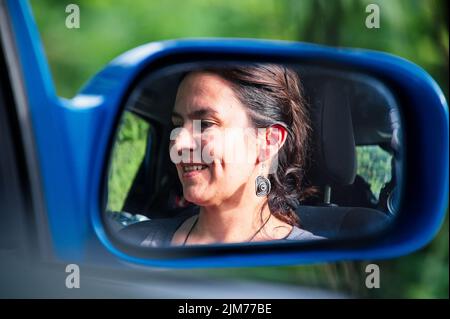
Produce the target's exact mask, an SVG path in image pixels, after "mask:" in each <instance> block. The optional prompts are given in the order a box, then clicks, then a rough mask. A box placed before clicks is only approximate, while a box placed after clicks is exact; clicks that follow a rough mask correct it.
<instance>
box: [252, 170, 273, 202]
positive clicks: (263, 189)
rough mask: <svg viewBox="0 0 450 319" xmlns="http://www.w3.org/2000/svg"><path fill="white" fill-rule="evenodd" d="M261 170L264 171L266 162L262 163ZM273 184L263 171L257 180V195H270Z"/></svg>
mask: <svg viewBox="0 0 450 319" xmlns="http://www.w3.org/2000/svg"><path fill="white" fill-rule="evenodd" d="M261 170H262V171H264V163H263V164H262V168H261ZM271 186H272V185H271V184H270V180H269V179H268V178H267V177H264V176H263V173H261V175H258V176H257V177H256V180H255V188H256V196H259V197H264V196H267V195H269V193H270V189H271Z"/></svg>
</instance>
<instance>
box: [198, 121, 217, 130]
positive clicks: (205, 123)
mask: <svg viewBox="0 0 450 319" xmlns="http://www.w3.org/2000/svg"><path fill="white" fill-rule="evenodd" d="M213 125H214V123H213V122H209V121H201V129H202V131H203V130H205V129H207V128H210V127H211V126H213Z"/></svg>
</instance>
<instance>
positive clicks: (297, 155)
mask: <svg viewBox="0 0 450 319" xmlns="http://www.w3.org/2000/svg"><path fill="white" fill-rule="evenodd" d="M283 81H284V82H283ZM93 97H95V98H96V99H98V100H100V101H102V109H103V110H104V115H105V116H104V118H103V131H102V134H100V136H99V138H98V143H97V147H96V149H95V151H94V153H95V154H94V155H93V157H92V158H94V159H95V160H94V161H93V163H92V168H91V170H90V171H91V172H93V174H92V180H91V183H92V184H91V189H92V190H93V195H92V197H91V198H92V203H91V205H90V207H91V217H92V222H93V225H94V228H95V230H96V233H97V235H98V236H99V238H100V240H101V241H102V243H103V244H104V245H105V246H106V247H107V248H108V249H109V250H110V251H112V252H113V253H115V254H116V255H118V256H119V257H121V258H123V259H125V260H127V261H131V262H135V263H140V264H145V265H153V266H168V267H180V266H198V267H205V266H211V265H215V266H240V265H261V264H294V263H307V262H325V261H332V260H340V259H377V258H389V257H394V256H399V255H403V254H407V253H410V252H412V251H414V250H417V249H419V248H420V247H422V246H423V245H425V244H426V243H428V242H429V241H430V240H431V239H432V238H433V237H434V236H435V234H436V232H437V231H438V229H439V227H440V225H441V223H442V222H443V219H444V217H445V209H446V205H447V194H448V130H449V127H448V110H447V104H446V101H445V98H444V96H443V94H442V92H441V90H440V89H439V87H438V86H437V85H436V83H435V82H434V81H433V79H431V77H430V76H429V75H428V74H427V73H426V72H425V71H424V70H422V69H421V68H420V67H418V66H416V65H414V64H412V63H410V62H408V61H406V60H404V59H401V58H398V57H395V56H392V55H389V54H385V53H381V52H374V51H364V50H356V49H336V48H331V47H324V46H318V45H311V44H303V43H289V42H278V41H277V42H275V41H256V40H180V41H168V42H160V43H151V44H148V45H144V46H142V47H138V48H136V49H134V50H131V51H129V52H127V53H125V54H124V55H122V56H120V57H118V58H117V59H115V60H114V61H112V62H111V63H110V65H108V66H107V67H106V68H105V69H104V70H103V71H101V72H100V73H99V74H98V75H97V76H96V77H94V78H93V79H92V80H91V82H89V83H88V85H87V86H86V87H85V89H84V90H83V91H82V92H81V94H80V95H79V96H78V97H76V98H75V100H76V99H78V101H80V100H89V99H90V98H93ZM210 113H214V114H215V115H214V116H210ZM300 115H301V116H300ZM243 119H244V120H243ZM196 121H197V122H198V124H199V125H200V126H199V130H198V131H196V130H195V123H197V122H196ZM204 124H205V126H203V125H204ZM277 125H278V126H277ZM236 127H238V128H241V129H243V128H249V127H250V128H255V129H256V128H260V129H266V131H264V133H263V134H265V135H264V136H263V138H262V139H261V138H260V137H258V135H257V134H256V135H251V137H249V135H245V134H238V135H233V136H231V135H223V134H219V133H223V132H225V131H226V129H227V128H236ZM273 127H278V128H279V129H280V130H281V133H280V132H278V133H277V132H275V133H273V132H274V131H273V130H267V129H268V128H273ZM305 127H308V128H309V129H305ZM176 128H179V130H178V131H177V133H176V134H175V133H174V129H175V130H176ZM283 134H284V135H283ZM180 136H181V137H180ZM267 136H269V137H270V138H267ZM271 139H272V141H274V142H273V143H272V142H269V141H270V140H271ZM226 141H232V143H231V146H232V147H231V148H229V147H228V146H230V145H229V144H226ZM249 141H250V142H249ZM307 141H308V143H306V142H307ZM271 143H272V144H271ZM296 143H299V144H296ZM226 145H228V146H226ZM307 145H308V146H307ZM204 146H207V148H208V151H211V154H213V155H212V156H211V158H210V160H211V161H210V162H207V161H206V160H205V158H204V157H203V155H204V154H202V153H201V152H200V155H199V156H200V157H199V158H197V159H195V158H194V156H195V155H194V153H195V151H196V150H198V149H200V150H202V149H203V147H204ZM269 146H270V147H269ZM219 149H220V151H219ZM231 149H233V150H234V151H237V153H238V154H241V155H242V153H246V155H247V156H246V157H245V159H246V161H245V162H239V161H238V162H236V161H231V160H229V158H230V157H229V156H228V154H230V151H229V150H231ZM261 149H263V151H264V153H265V154H269V155H268V157H266V159H268V160H267V161H264V160H261V159H260V157H259V155H260V153H261ZM224 150H225V151H224ZM183 152H184V153H183ZM183 154H184V155H186V154H187V157H183V156H184V155H183ZM218 154H220V155H218ZM174 155H179V157H178V162H176V160H175V157H176V156H174ZM275 155H276V156H275ZM264 163H265V164H266V165H263V164H264ZM274 163H276V165H275V167H274ZM215 165H218V166H215ZM280 172H282V173H280ZM292 172H296V173H295V174H294V173H292ZM255 174H256V175H257V176H258V177H260V176H262V177H264V178H266V179H263V180H261V179H255V178H254V177H255V176H256V175H255ZM266 182H267V184H265V183H266ZM250 189H251V190H250ZM268 190H270V191H268ZM251 191H254V192H255V194H254V195H250V194H252V193H251ZM258 191H260V194H258V196H257V195H256V193H258ZM261 192H262V193H261ZM270 192H272V193H270ZM261 194H262V196H259V195H261ZM271 194H272V195H271ZM273 194H275V195H273ZM238 195H241V196H240V197H239V196H238ZM294 195H295V196H294ZM265 198H266V199H268V201H267V202H266V201H265V200H264V199H265ZM260 203H265V204H267V205H266V206H264V207H266V208H264V209H261V210H260V211H259V212H260V213H261V214H260V215H256V214H255V213H254V211H256V210H255V209H253V208H255V207H260V206H258V205H259V204H260ZM243 207H245V209H241V208H243ZM261 207H263V206H261ZM237 208H238V209H237ZM288 211H290V213H288ZM238 212H241V213H239V214H238ZM214 214H216V215H214ZM243 216H247V217H245V218H244V217H243ZM249 216H250V217H249ZM254 216H257V217H254ZM266 217H267V218H266ZM268 218H272V219H270V220H269V219H268ZM218 221H220V222H218ZM268 225H270V227H269V226H268ZM293 225H297V227H293ZM255 230H256V232H255ZM208 231H210V232H208ZM293 232H294V233H295V234H296V235H295V234H294V235H292V234H293ZM252 234H253V235H252ZM190 236H191V237H190ZM252 236H253V237H252ZM248 238H251V239H250V240H246V239H248ZM186 239H187V240H186ZM289 239H293V240H289Z"/></svg>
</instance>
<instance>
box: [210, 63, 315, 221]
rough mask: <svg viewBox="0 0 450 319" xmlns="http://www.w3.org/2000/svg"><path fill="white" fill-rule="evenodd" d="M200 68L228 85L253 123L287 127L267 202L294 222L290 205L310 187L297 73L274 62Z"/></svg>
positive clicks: (308, 128)
mask: <svg viewBox="0 0 450 319" xmlns="http://www.w3.org/2000/svg"><path fill="white" fill-rule="evenodd" d="M203 71H205V72H210V73H213V74H216V75H219V76H220V77H222V78H223V79H225V80H227V81H228V82H229V83H231V85H232V88H233V90H234V92H235V94H236V96H237V98H238V99H239V100H240V102H241V103H242V104H243V105H244V106H245V107H246V108H247V112H248V115H249V118H250V119H251V121H252V122H253V125H254V126H255V127H258V128H267V127H269V126H271V125H274V124H280V125H283V126H284V127H285V128H286V129H287V132H288V133H287V137H286V141H285V143H284V145H283V146H282V147H281V148H280V150H279V152H278V167H277V170H276V172H275V173H274V174H270V175H269V179H270V182H271V184H272V189H271V192H270V193H269V195H268V205H269V208H270V211H271V213H272V215H274V216H275V217H277V218H279V219H281V220H282V221H284V222H286V223H288V224H291V225H299V219H298V216H297V214H296V213H295V209H296V208H297V206H298V205H299V202H300V201H301V200H303V199H305V198H307V197H309V196H310V195H312V194H313V193H314V189H313V188H310V187H307V186H306V185H305V181H304V172H305V167H306V165H307V162H308V159H307V155H308V144H309V137H310V132H311V124H310V119H309V114H308V108H307V104H306V102H305V99H304V97H303V89H302V87H301V85H300V79H299V77H298V75H297V73H296V72H295V71H293V70H291V69H289V68H287V67H284V66H282V65H275V64H247V65H242V66H241V65H237V66H236V65H232V66H224V67H213V68H206V69H204V70H203Z"/></svg>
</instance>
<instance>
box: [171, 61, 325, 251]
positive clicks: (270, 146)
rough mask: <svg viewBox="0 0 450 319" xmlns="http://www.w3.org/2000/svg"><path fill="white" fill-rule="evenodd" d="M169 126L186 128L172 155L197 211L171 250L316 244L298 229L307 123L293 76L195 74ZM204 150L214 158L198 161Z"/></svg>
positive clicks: (246, 69)
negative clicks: (248, 244)
mask: <svg viewBox="0 0 450 319" xmlns="http://www.w3.org/2000/svg"><path fill="white" fill-rule="evenodd" d="M172 121H173V124H174V126H176V127H182V129H181V130H180V132H179V134H177V136H176V137H175V138H174V139H173V140H172V146H171V153H174V154H177V155H181V156H179V157H176V158H175V159H176V160H178V162H177V163H176V167H177V172H178V177H179V179H180V181H181V184H182V187H183V194H184V198H185V199H186V200H187V201H189V202H191V203H194V204H195V205H197V206H199V213H198V214H196V215H194V216H192V217H190V218H188V219H187V220H186V221H185V222H184V223H183V224H182V225H181V226H180V227H179V228H178V229H177V231H176V232H175V234H174V236H173V239H172V243H173V244H191V243H192V244H207V243H217V242H221V243H227V242H249V241H262V240H274V239H300V238H306V239H313V238H316V237H314V236H313V235H312V234H310V233H309V232H306V231H304V230H301V229H300V228H299V227H298V226H299V224H298V218H297V215H296V214H295V212H294V210H295V207H296V202H295V200H296V199H298V198H301V196H300V194H302V193H303V192H304V189H302V186H301V185H302V180H303V175H302V168H303V165H304V162H305V155H306V151H305V150H306V141H307V135H308V132H309V120H308V117H307V112H306V109H305V105H304V102H303V100H302V96H301V93H300V87H299V80H298V77H297V75H296V74H295V73H294V72H293V71H290V70H288V69H287V68H285V67H281V66H276V65H252V66H241V67H236V68H217V69H213V68H210V69H205V70H198V71H195V72H191V73H189V74H188V75H186V77H185V78H184V79H183V81H182V82H181V84H180V86H179V88H178V92H177V97H176V102H175V108H174V115H173V118H172ZM196 121H197V122H198V128H197V129H196V127H195V122H196ZM190 132H192V133H190ZM200 149H201V150H202V151H201V154H202V155H203V154H207V155H210V156H202V157H203V158H202V159H200V161H198V159H195V156H194V155H195V154H194V152H195V151H196V150H200ZM205 150H206V152H205ZM173 157H174V156H172V160H173V159H174V158H173ZM180 157H181V158H180ZM205 157H207V158H205ZM180 159H181V161H180ZM205 160H207V161H206V162H205Z"/></svg>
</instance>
